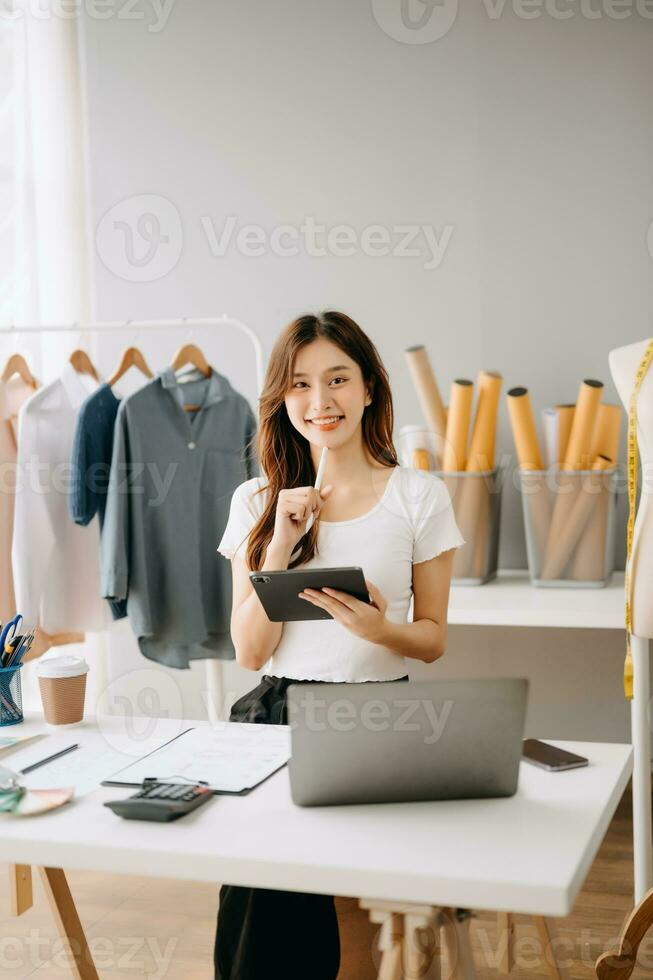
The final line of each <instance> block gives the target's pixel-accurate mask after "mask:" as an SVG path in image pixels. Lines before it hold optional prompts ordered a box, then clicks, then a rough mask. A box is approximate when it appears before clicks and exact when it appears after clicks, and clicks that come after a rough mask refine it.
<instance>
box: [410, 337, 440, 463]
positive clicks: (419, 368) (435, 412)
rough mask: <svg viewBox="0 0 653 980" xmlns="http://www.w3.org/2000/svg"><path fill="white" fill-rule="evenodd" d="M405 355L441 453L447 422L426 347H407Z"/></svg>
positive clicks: (418, 395) (425, 415)
mask: <svg viewBox="0 0 653 980" xmlns="http://www.w3.org/2000/svg"><path fill="white" fill-rule="evenodd" d="M405 356H406V363H407V364H408V369H409V371H410V374H411V377H412V379H413V384H414V385H415V389H416V391H417V397H418V398H419V403H420V405H421V408H422V412H423V413H424V418H425V419H426V422H427V425H428V427H429V428H430V429H431V431H432V432H433V433H434V434H435V438H436V443H437V448H438V451H439V452H440V454H442V443H443V441H444V437H445V433H446V429H447V422H446V417H445V412H444V406H443V404H442V398H441V397H440V389H439V388H438V383H437V381H436V380H435V375H434V374H433V368H432V367H431V363H430V361H429V357H428V354H427V353H426V348H425V347H424V345H423V344H416V345H415V346H414V347H407V348H406V350H405ZM441 460H442V455H441V456H440V460H438V466H440V465H441Z"/></svg>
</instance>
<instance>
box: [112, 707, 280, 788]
mask: <svg viewBox="0 0 653 980" xmlns="http://www.w3.org/2000/svg"><path fill="white" fill-rule="evenodd" d="M289 758H290V728H289V727H288V726H287V725H250V724H235V723H233V722H221V723H218V724H215V725H212V726H211V727H210V728H209V727H202V728H190V729H188V730H187V731H185V732H182V734H181V735H179V736H178V737H177V738H175V739H174V740H173V741H171V742H168V743H167V744H166V745H164V746H162V747H161V748H160V749H156V750H155V751H154V752H152V753H150V754H149V755H148V756H146V757H144V758H142V759H139V760H138V761H137V762H133V763H132V764H131V765H129V766H126V767H125V768H124V769H121V770H120V771H118V772H116V773H115V774H114V775H113V776H112V777H111V779H110V780H108V782H110V783H111V784H116V783H121V784H127V785H135V786H140V784H141V783H142V781H143V780H144V779H145V778H147V777H150V776H151V777H154V778H156V779H160V780H163V781H174V780H175V779H179V778H183V779H184V780H190V781H191V782H199V781H200V780H203V781H204V782H206V783H208V785H209V787H210V788H211V789H214V790H221V791H222V792H226V793H241V792H242V791H243V790H247V789H252V788H253V787H254V786H256V785H257V784H258V783H260V782H262V781H263V780H264V779H267V777H268V776H271V775H272V773H273V772H276V770H277V769H280V768H281V767H282V766H284V765H285V764H286V762H287V761H288V759H289Z"/></svg>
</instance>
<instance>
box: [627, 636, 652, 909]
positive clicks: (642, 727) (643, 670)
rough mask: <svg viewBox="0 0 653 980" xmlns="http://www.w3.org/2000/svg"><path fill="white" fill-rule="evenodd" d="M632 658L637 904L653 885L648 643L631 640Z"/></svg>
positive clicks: (635, 638)
mask: <svg viewBox="0 0 653 980" xmlns="http://www.w3.org/2000/svg"><path fill="white" fill-rule="evenodd" d="M630 650H631V653H632V656H633V700H632V702H631V706H630V711H631V714H630V719H631V732H632V743H633V851H634V856H635V904H636V905H637V904H638V903H639V902H641V900H642V899H643V898H644V896H645V895H646V893H647V892H648V891H649V889H650V888H651V886H652V885H653V881H652V880H651V732H650V729H649V699H650V697H651V684H650V677H649V655H648V653H649V646H648V640H646V639H642V637H639V636H631V637H630Z"/></svg>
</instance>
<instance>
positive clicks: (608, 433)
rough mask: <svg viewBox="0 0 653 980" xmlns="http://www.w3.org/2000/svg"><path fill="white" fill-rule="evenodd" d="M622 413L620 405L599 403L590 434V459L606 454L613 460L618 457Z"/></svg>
mask: <svg viewBox="0 0 653 980" xmlns="http://www.w3.org/2000/svg"><path fill="white" fill-rule="evenodd" d="M622 413H623V409H622V407H621V405H611V404H608V403H607V402H602V403H601V404H600V405H599V411H598V415H597V417H596V425H595V427H594V433H593V436H592V450H591V452H592V459H596V457H597V456H607V457H608V459H614V460H615V462H616V461H617V460H618V459H619V439H620V437H621V417H622Z"/></svg>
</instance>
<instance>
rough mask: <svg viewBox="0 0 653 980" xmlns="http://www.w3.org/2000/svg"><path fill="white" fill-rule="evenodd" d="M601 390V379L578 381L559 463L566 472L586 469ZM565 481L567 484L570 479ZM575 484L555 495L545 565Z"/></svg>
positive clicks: (548, 563) (569, 507)
mask: <svg viewBox="0 0 653 980" xmlns="http://www.w3.org/2000/svg"><path fill="white" fill-rule="evenodd" d="M602 393H603V382H601V381H594V380H592V379H591V378H589V379H587V380H585V381H582V382H581V385H580V389H579V392H578V401H577V403H576V409H575V411H574V418H573V422H572V426H571V432H570V433H569V442H568V444H567V450H566V452H565V457H564V463H563V465H562V470H563V471H565V472H567V471H570V470H581V469H588V468H589V466H590V462H591V457H590V453H591V449H592V439H593V436H594V427H595V425H596V419H597V417H598V412H599V403H600V400H601V395H602ZM563 482H564V481H563ZM567 482H568V483H569V481H567ZM578 487H579V483H578V482H577V481H576V482H574V481H573V480H572V481H571V482H570V483H569V487H568V490H569V492H566V493H560V492H558V493H557V494H556V499H555V503H554V505H553V517H552V518H551V526H550V528H549V534H548V538H547V545H546V557H545V561H544V567H545V568H550V567H552V566H551V561H552V558H553V555H554V554H557V553H558V551H559V542H560V535H561V533H562V529H563V527H564V526H565V525H566V524H567V522H568V520H569V517H570V515H571V511H572V509H573V505H574V502H575V499H576V496H577V495H578Z"/></svg>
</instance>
